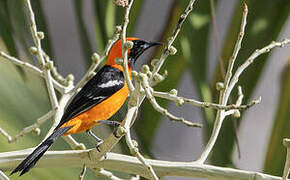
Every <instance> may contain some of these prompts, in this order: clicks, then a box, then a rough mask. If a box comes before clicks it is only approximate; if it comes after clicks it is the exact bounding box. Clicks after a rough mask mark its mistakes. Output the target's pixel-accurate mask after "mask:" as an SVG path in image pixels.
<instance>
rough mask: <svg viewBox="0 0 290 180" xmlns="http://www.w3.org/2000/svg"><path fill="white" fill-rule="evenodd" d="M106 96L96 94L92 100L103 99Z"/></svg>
mask: <svg viewBox="0 0 290 180" xmlns="http://www.w3.org/2000/svg"><path fill="white" fill-rule="evenodd" d="M106 97H107V96H98V97H94V98H93V100H97V99H103V98H106Z"/></svg>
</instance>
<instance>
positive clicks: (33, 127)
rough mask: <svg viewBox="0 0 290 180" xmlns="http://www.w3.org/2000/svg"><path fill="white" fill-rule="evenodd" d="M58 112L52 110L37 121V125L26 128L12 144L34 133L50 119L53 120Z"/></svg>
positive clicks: (14, 138)
mask: <svg viewBox="0 0 290 180" xmlns="http://www.w3.org/2000/svg"><path fill="white" fill-rule="evenodd" d="M55 112H56V110H51V111H49V112H48V113H46V114H45V115H43V116H41V117H40V118H38V119H37V121H36V123H34V124H32V125H30V126H28V127H26V128H24V129H23V130H22V131H21V132H20V133H18V134H17V135H15V136H14V137H13V138H12V139H11V141H10V143H12V142H15V141H16V140H17V139H18V138H19V137H22V136H24V135H25V134H27V133H30V132H32V131H34V130H35V129H36V128H39V127H40V126H41V125H42V124H43V123H45V122H46V121H47V120H48V119H49V118H51V117H52V116H53V115H54V114H55Z"/></svg>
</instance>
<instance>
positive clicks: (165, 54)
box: [149, 0, 195, 85]
mask: <svg viewBox="0 0 290 180" xmlns="http://www.w3.org/2000/svg"><path fill="white" fill-rule="evenodd" d="M194 2H195V0H190V2H189V4H188V6H187V7H186V9H185V10H184V12H183V13H182V14H181V16H180V17H179V20H178V22H177V24H176V26H175V28H174V30H173V32H172V35H171V36H170V37H169V39H168V41H167V44H166V47H165V49H164V51H163V53H162V55H161V57H160V59H159V61H157V63H156V65H155V66H154V69H153V71H152V77H151V78H150V80H149V82H150V85H152V80H153V77H154V75H155V74H157V73H158V72H159V70H160V68H161V67H162V65H163V64H164V62H165V59H166V58H167V57H168V55H169V54H170V52H169V51H170V48H171V46H172V44H173V42H174V40H175V39H176V37H177V35H178V34H179V32H180V30H181V27H182V25H183V23H184V21H185V20H186V18H187V16H188V14H189V13H190V12H191V11H192V9H193V4H194Z"/></svg>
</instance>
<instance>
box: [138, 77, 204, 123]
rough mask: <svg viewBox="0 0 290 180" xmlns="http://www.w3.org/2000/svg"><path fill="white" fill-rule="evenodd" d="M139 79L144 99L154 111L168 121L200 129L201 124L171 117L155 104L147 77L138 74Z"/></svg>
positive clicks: (165, 110)
mask: <svg viewBox="0 0 290 180" xmlns="http://www.w3.org/2000/svg"><path fill="white" fill-rule="evenodd" d="M139 77H140V83H141V85H142V87H143V88H144V90H145V94H146V97H147V99H148V100H149V102H150V103H151V104H152V106H153V108H154V109H155V110H156V111H158V112H159V113H161V114H163V115H165V116H167V117H168V118H169V119H170V120H173V121H177V122H181V123H183V124H185V125H186V126H189V127H202V125H201V124H198V123H192V122H190V121H187V120H185V119H184V118H181V117H176V116H174V115H172V114H171V113H169V112H168V111H167V109H164V108H163V107H161V106H160V105H159V104H158V103H157V101H156V99H155V98H154V96H153V95H152V93H151V91H153V89H152V88H150V86H149V83H148V77H147V75H145V74H143V73H140V74H139Z"/></svg>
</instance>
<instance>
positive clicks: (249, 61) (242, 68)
mask: <svg viewBox="0 0 290 180" xmlns="http://www.w3.org/2000/svg"><path fill="white" fill-rule="evenodd" d="M289 43H290V39H288V38H286V39H284V40H282V41H280V42H275V41H273V42H272V43H271V44H269V45H268V46H265V47H263V48H262V49H257V50H255V51H254V53H253V54H252V55H251V56H250V57H249V58H248V59H247V60H246V61H245V62H244V63H243V64H242V65H241V66H240V67H239V68H238V69H237V71H236V72H235V74H234V75H233V78H232V80H231V82H230V83H229V87H228V93H227V96H226V97H228V96H229V92H231V91H232V89H233V88H234V86H235V85H236V84H237V82H238V80H239V77H240V76H241V74H242V73H243V72H244V71H245V69H246V68H247V67H249V66H250V65H251V64H252V63H253V62H254V60H255V59H256V58H257V57H258V56H260V55H261V54H264V53H267V52H269V51H270V50H271V49H273V48H275V47H284V46H285V45H286V44H289Z"/></svg>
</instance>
